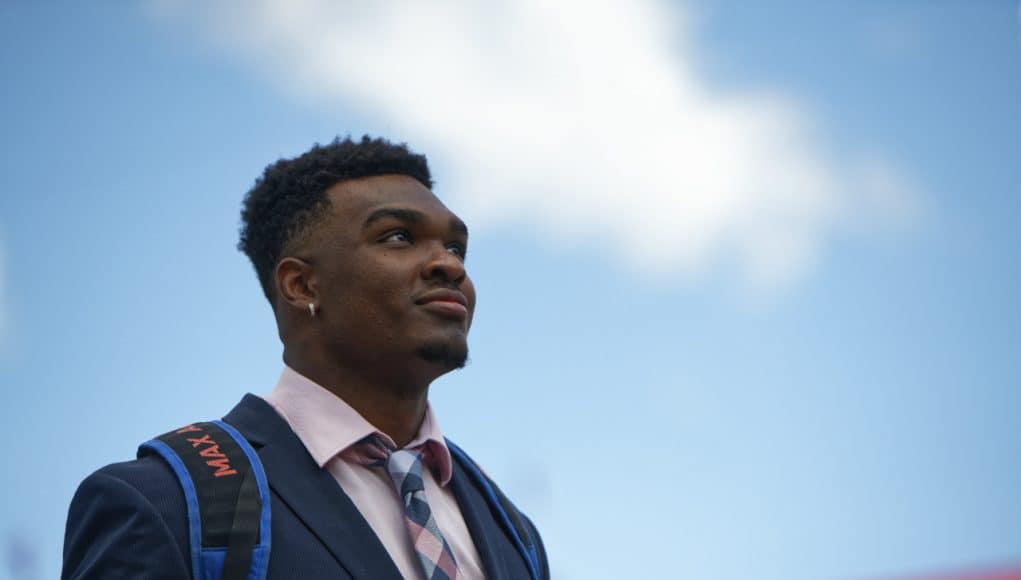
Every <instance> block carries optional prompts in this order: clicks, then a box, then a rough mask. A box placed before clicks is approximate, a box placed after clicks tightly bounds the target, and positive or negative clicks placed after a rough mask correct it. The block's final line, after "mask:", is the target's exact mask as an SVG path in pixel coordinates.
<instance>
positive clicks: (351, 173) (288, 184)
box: [238, 135, 432, 304]
mask: <svg viewBox="0 0 1021 580" xmlns="http://www.w3.org/2000/svg"><path fill="white" fill-rule="evenodd" d="M389 174H399V175H407V176H409V177H412V178H414V179H416V180H418V181H419V182H420V183H421V184H422V185H424V186H426V188H429V189H432V177H431V176H430V174H429V164H428V162H427V161H426V158H425V156H424V155H419V154H417V153H413V152H411V151H410V150H408V146H407V145H406V144H404V143H400V144H394V143H391V142H389V141H387V140H386V139H380V138H376V139H372V138H370V137H369V136H368V135H365V136H363V137H362V138H361V140H360V141H352V140H351V137H350V136H348V137H345V138H344V139H343V140H341V139H340V137H337V138H336V139H334V140H333V142H332V143H329V144H328V145H320V144H318V143H316V144H315V145H313V146H312V149H310V150H309V151H308V152H306V153H303V154H302V155H300V156H298V157H295V158H294V159H280V160H278V161H277V162H275V163H272V164H270V165H269V166H267V167H266V170H265V171H263V173H262V177H260V178H258V179H256V180H255V185H253V186H252V188H251V189H250V190H248V193H246V194H245V199H244V202H243V203H242V207H241V239H240V240H239V241H238V250H241V251H242V252H244V253H245V255H247V256H248V258H249V259H250V260H251V261H252V265H253V266H254V267H255V273H256V275H258V277H259V283H260V284H261V285H262V292H263V294H265V295H266V299H267V300H269V302H270V304H273V296H274V294H275V293H276V290H275V288H276V284H275V282H274V279H273V278H274V274H273V272H274V270H275V269H276V265H277V262H279V261H280V259H281V258H282V257H283V256H282V255H281V254H282V253H283V251H284V249H285V248H286V247H287V245H288V244H289V243H290V242H291V241H292V240H294V239H297V238H298V237H300V236H302V235H305V234H307V233H308V230H309V229H310V228H311V227H312V226H313V225H315V223H316V222H317V220H319V219H320V218H322V217H323V216H325V215H326V214H327V212H328V210H329V209H330V198H329V196H327V195H326V190H327V189H329V188H330V187H332V186H334V185H336V184H337V183H339V182H341V181H347V180H351V179H358V178H361V177H372V176H376V175H389Z"/></svg>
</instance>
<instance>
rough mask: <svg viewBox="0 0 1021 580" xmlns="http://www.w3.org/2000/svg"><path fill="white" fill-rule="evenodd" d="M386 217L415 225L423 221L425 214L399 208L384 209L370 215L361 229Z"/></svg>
mask: <svg viewBox="0 0 1021 580" xmlns="http://www.w3.org/2000/svg"><path fill="white" fill-rule="evenodd" d="M387 217H392V218H396V219H399V220H401V221H403V222H406V223H411V224H417V223H420V222H422V221H424V220H425V214H423V213H422V212H420V211H416V210H413V209H404V208H399V207H384V208H380V209H377V210H376V211H374V212H372V213H370V214H369V217H367V218H365V223H364V224H362V229H365V228H367V227H369V226H371V225H372V223H373V222H377V221H379V220H381V219H383V218H387Z"/></svg>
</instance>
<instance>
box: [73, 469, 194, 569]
mask: <svg viewBox="0 0 1021 580" xmlns="http://www.w3.org/2000/svg"><path fill="white" fill-rule="evenodd" d="M142 547H145V548H146V550H144V551H146V552H148V553H149V554H150V557H151V560H148V561H149V562H152V563H153V565H152V566H150V565H149V564H145V565H144V566H143V567H141V568H139V569H140V570H145V571H147V572H146V574H150V573H155V572H158V571H159V573H158V574H156V575H155V576H152V575H151V574H150V575H148V576H142V577H153V578H155V577H162V576H159V574H162V573H163V572H167V571H177V572H180V571H184V572H185V573H187V571H188V569H189V567H190V566H187V565H186V562H189V561H190V558H191V553H190V550H189V548H188V518H187V508H186V504H185V500H184V493H183V492H182V491H181V488H180V483H179V482H178V480H177V478H176V476H175V475H174V473H173V471H172V470H171V469H170V467H169V466H167V465H166V464H165V463H164V462H163V460H162V459H160V458H159V457H155V456H147V457H143V458H140V459H136V460H133V461H125V462H122V463H113V464H110V465H107V466H106V467H103V468H101V469H99V470H97V471H95V472H94V473H92V474H91V475H89V476H88V477H86V478H85V480H84V481H82V483H81V484H80V485H79V486H78V489H77V491H76V492H75V495H74V498H73V499H72V500H71V506H70V509H69V510H68V516H67V528H66V531H65V536H64V575H63V577H64V578H101V577H104V575H105V574H111V573H113V572H114V571H116V570H123V569H125V568H132V567H133V566H134V565H136V564H137V565H141V564H142V563H144V562H145V561H144V559H143V560H142V561H136V559H139V558H141V556H140V554H141V552H142V551H140V548H142ZM156 564H158V565H159V566H161V567H162V568H159V569H157V567H156ZM177 577H180V576H177Z"/></svg>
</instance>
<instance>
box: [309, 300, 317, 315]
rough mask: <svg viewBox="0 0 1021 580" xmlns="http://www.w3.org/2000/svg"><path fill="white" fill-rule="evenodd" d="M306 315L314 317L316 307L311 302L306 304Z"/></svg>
mask: <svg viewBox="0 0 1021 580" xmlns="http://www.w3.org/2000/svg"><path fill="white" fill-rule="evenodd" d="M308 313H309V314H311V315H312V318H315V317H316V305H315V304H313V303H312V302H309V303H308Z"/></svg>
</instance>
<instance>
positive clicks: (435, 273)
mask: <svg viewBox="0 0 1021 580" xmlns="http://www.w3.org/2000/svg"><path fill="white" fill-rule="evenodd" d="M467 274H468V273H467V271H466V270H465V268H464V262H463V261H462V260H461V258H459V257H458V256H456V255H454V254H453V253H451V252H450V250H448V249H447V248H445V247H440V248H439V250H438V251H434V252H432V253H431V254H430V255H429V261H428V262H427V263H426V264H425V267H424V268H423V269H422V277H423V278H426V279H432V278H440V279H443V280H447V281H450V282H461V281H462V280H464V278H465V276H467Z"/></svg>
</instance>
